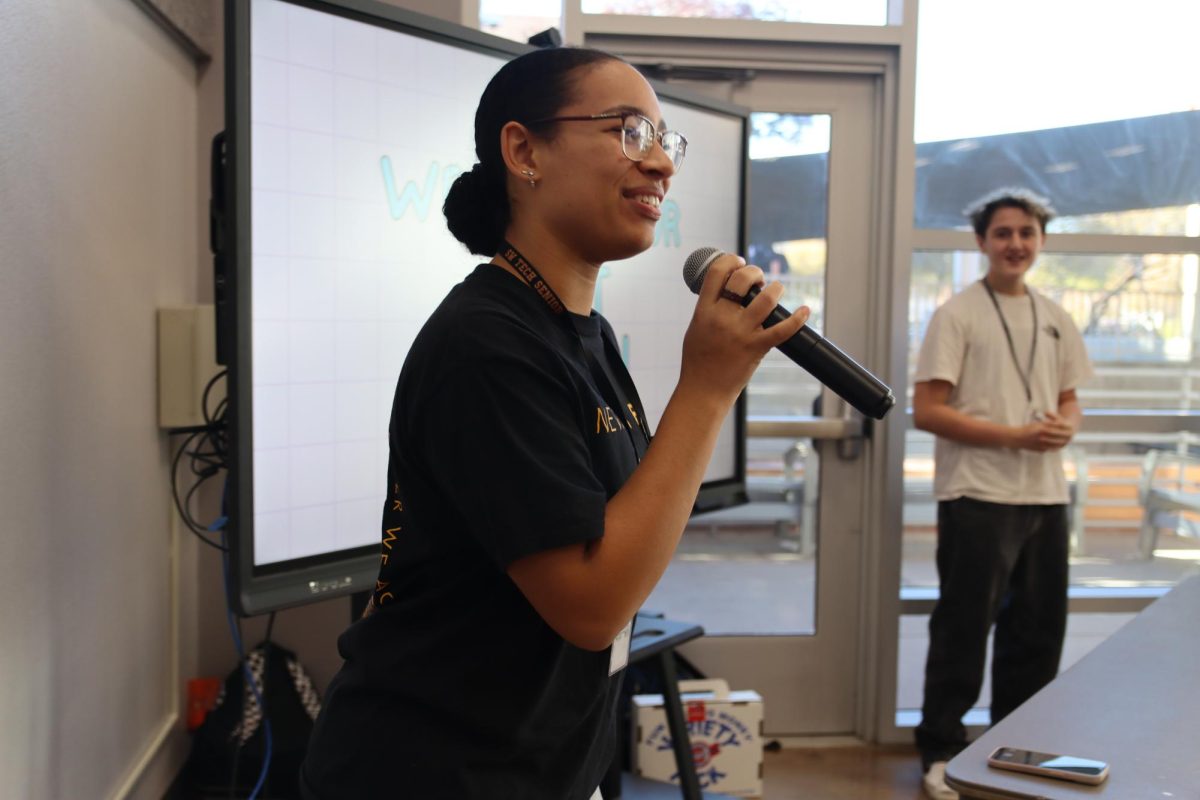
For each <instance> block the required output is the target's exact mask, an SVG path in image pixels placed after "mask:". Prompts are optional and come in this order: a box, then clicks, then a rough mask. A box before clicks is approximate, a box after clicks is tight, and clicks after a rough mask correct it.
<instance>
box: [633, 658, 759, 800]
mask: <svg viewBox="0 0 1200 800" xmlns="http://www.w3.org/2000/svg"><path fill="white" fill-rule="evenodd" d="M679 691H680V693H681V695H682V699H683V715H684V720H685V721H686V722H687V727H688V738H689V739H690V740H691V744H692V758H693V760H694V762H695V764H696V776H697V777H698V778H699V779H700V788H701V789H703V790H705V791H710V792H718V793H721V794H728V795H734V796H737V797H760V796H761V795H762V759H763V742H762V719H763V703H762V697H760V696H759V694H758V692H752V691H740V692H731V691H729V684H727V683H726V682H725V681H723V680H720V679H716V680H703V681H680V682H679ZM630 716H631V718H632V720H633V771H634V773H635V774H638V775H641V776H642V777H645V778H649V779H651V780H658V781H667V782H670V783H674V784H676V785H678V784H679V771H678V769H676V766H675V751H674V749H673V748H672V743H671V731H670V730H669V729H668V727H667V715H666V712H665V711H664V710H663V697H662V695H660V694H639V695H634V697H633V713H632V714H631V715H630Z"/></svg>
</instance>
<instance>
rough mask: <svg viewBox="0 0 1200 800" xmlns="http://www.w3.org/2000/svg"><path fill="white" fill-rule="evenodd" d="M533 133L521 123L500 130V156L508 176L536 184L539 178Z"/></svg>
mask: <svg viewBox="0 0 1200 800" xmlns="http://www.w3.org/2000/svg"><path fill="white" fill-rule="evenodd" d="M534 151H535V140H534V136H533V133H532V132H531V131H530V130H529V128H526V127H525V126H524V125H522V124H521V123H519V122H507V123H505V125H504V127H503V128H501V129H500V155H501V156H502V157H503V158H504V166H505V169H507V170H508V174H509V175H511V176H513V177H514V178H516V179H517V180H518V181H528V182H531V183H532V182H535V181H536V180H537V177H538V171H537V158H536V154H535V152H534Z"/></svg>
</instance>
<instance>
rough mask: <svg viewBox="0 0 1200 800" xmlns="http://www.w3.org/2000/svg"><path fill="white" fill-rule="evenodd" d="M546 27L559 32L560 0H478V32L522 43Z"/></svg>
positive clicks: (560, 26)
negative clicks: (556, 29)
mask: <svg viewBox="0 0 1200 800" xmlns="http://www.w3.org/2000/svg"><path fill="white" fill-rule="evenodd" d="M547 28H558V29H559V31H560V32H561V31H562V0H480V2H479V29H480V30H481V31H483V32H484V33H490V34H492V35H493V36H503V37H504V38H505V39H512V40H513V41H516V42H521V43H522V44H524V43H525V42H528V41H529V37H531V36H533V35H534V34H538V33H541V32H542V31H544V30H546V29H547Z"/></svg>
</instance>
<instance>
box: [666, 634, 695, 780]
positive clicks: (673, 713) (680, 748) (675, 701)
mask: <svg viewBox="0 0 1200 800" xmlns="http://www.w3.org/2000/svg"><path fill="white" fill-rule="evenodd" d="M658 663H659V665H660V667H661V669H662V677H663V710H664V711H665V712H666V714H667V729H668V730H670V731H671V744H672V746H673V748H674V750H675V766H676V768H678V769H679V785H680V787H681V788H682V789H683V797H684V800H700V779H699V778H697V777H696V762H695V761H694V760H693V758H692V740H691V737H689V736H688V729H687V721H686V720H685V719H684V718H683V703H682V701H681V700H680V697H679V677H678V675H676V673H675V654H674V651H673V650H671V649H667V650H664V651H663V652H661V653H659V655H658Z"/></svg>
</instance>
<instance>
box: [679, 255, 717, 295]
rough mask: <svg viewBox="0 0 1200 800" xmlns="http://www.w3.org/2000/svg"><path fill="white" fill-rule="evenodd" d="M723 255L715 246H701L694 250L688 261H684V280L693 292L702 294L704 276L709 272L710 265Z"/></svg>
mask: <svg viewBox="0 0 1200 800" xmlns="http://www.w3.org/2000/svg"><path fill="white" fill-rule="evenodd" d="M721 255H723V254H722V253H721V251H720V250H718V249H717V248H715V247H701V248H699V249H697V250H693V251H692V254H691V255H690V256H688V257H687V261H685V262H683V282H684V283H686V284H687V286H688V288H689V289H691V290H692V293H693V294H700V287H701V286H703V285H704V276H705V275H706V274H707V273H708V265H709V264H711V263H712V262H713V261H715V260H716V259H717V258H718V257H719V256H721Z"/></svg>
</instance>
